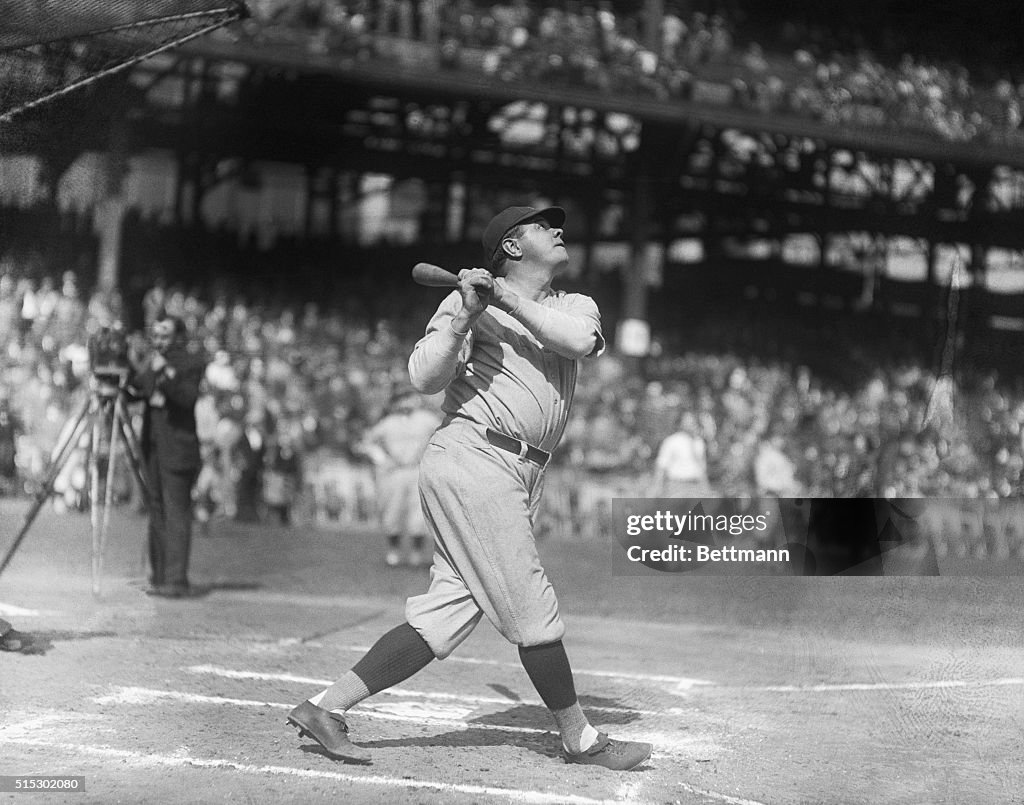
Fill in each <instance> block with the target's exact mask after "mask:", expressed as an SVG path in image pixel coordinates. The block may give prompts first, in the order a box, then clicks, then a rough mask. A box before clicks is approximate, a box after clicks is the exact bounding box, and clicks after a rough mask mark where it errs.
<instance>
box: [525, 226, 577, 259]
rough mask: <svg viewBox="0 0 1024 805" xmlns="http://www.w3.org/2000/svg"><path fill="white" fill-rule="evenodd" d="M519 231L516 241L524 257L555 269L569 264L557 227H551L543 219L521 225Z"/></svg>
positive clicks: (559, 230) (567, 254) (560, 233)
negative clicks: (520, 232)
mask: <svg viewBox="0 0 1024 805" xmlns="http://www.w3.org/2000/svg"><path fill="white" fill-rule="evenodd" d="M521 231H522V234H521V235H520V236H519V237H518V238H517V240H518V241H519V247H520V248H521V249H522V250H523V254H524V255H525V256H526V257H528V258H532V259H534V260H539V261H540V262H544V263H549V264H551V265H552V266H553V267H555V268H559V267H561V266H564V265H565V264H566V263H567V262H569V253H568V252H567V251H566V249H565V244H564V243H563V242H562V230H561V229H560V228H559V227H556V226H552V225H551V224H550V223H548V222H547V221H546V220H544V219H543V218H534V219H532V220H530V221H527V222H525V223H524V224H522V230H521Z"/></svg>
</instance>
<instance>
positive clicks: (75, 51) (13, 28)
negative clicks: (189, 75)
mask: <svg viewBox="0 0 1024 805" xmlns="http://www.w3.org/2000/svg"><path fill="white" fill-rule="evenodd" d="M0 10H2V14H3V16H4V20H3V26H2V28H0V122H3V121H8V120H11V119H12V118H13V117H14V116H15V115H17V114H19V113H21V112H24V111H26V110H28V109H31V108H33V107H36V106H39V105H40V104H43V103H46V102H47V101H49V100H52V99H53V98H56V97H59V96H61V95H63V94H65V93H67V92H71V91H72V90H74V89H77V88H79V87H82V86H85V85H87V84H90V83H92V82H94V81H97V80H99V79H101V78H103V77H104V76H107V75H110V74H111V73H114V72H117V71H119V70H123V69H125V68H127V67H130V66H131V65H133V64H136V63H137V62H140V61H142V60H143V59H146V58H148V57H150V56H153V55H155V54H157V53H160V52H163V51H165V50H169V49H171V48H173V47H177V46H178V45H181V44H183V43H184V42H187V41H189V40H191V39H195V38H197V37H200V36H203V35H205V34H207V33H209V32H211V31H213V30H215V29H217V28H220V27H221V26H223V25H226V24H228V23H230V22H234V21H235V20H238V19H241V18H243V17H245V16H246V14H247V12H246V7H245V4H244V2H243V1H242V0H9V1H8V2H4V3H0Z"/></svg>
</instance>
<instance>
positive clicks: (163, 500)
mask: <svg viewBox="0 0 1024 805" xmlns="http://www.w3.org/2000/svg"><path fill="white" fill-rule="evenodd" d="M196 475H197V472H196V471H195V470H170V469H167V468H166V467H163V466H161V464H160V457H159V455H158V454H157V453H156V452H155V451H154V452H153V453H151V454H150V455H149V456H148V458H147V460H146V480H147V482H148V484H149V563H150V567H151V568H152V578H151V581H152V583H153V584H161V585H162V584H171V585H187V584H188V560H189V553H190V551H191V548H192V486H193V484H194V483H195V480H196Z"/></svg>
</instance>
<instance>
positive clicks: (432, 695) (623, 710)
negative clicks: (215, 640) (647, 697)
mask: <svg viewBox="0 0 1024 805" xmlns="http://www.w3.org/2000/svg"><path fill="white" fill-rule="evenodd" d="M181 670H183V671H186V672H187V673H191V674H208V675H212V676H218V677H222V678H225V679H239V680H257V681H262V682H293V683H295V684H298V685H316V686H318V687H327V686H329V685H332V684H334V681H335V680H333V679H319V678H316V677H307V676H296V675H294V674H283V673H268V672H264V671H242V670H237V669H233V668H224V667H222V666H218V665H190V666H186V667H183V668H182V669H181ZM380 692H381V693H382V694H386V695H388V696H396V697H402V698H409V699H425V700H431V701H452V702H466V703H469V704H501V705H531V706H535V707H543V706H544V703H543V702H542V701H541V700H540V699H512V698H507V697H500V696H472V695H468V694H461V693H441V692H436V691H421V690H409V689H406V688H388V689H387V690H382V691H380ZM583 708H584V709H585V710H591V711H594V712H597V713H614V714H616V715H637V716H652V717H658V716H682V715H687V714H688V711H686V710H684V709H683V708H681V707H665V708H662V709H659V710H642V709H638V708H635V707H611V706H608V705H591V704H584V706H583Z"/></svg>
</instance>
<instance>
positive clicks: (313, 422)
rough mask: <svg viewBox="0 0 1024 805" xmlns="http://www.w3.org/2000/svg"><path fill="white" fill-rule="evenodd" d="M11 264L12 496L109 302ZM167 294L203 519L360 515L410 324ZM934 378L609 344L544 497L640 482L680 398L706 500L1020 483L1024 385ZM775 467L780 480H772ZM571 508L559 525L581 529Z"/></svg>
mask: <svg viewBox="0 0 1024 805" xmlns="http://www.w3.org/2000/svg"><path fill="white" fill-rule="evenodd" d="M6 268H7V269H8V270H7V272H6V273H4V274H3V275H2V276H0V344H2V345H3V354H2V368H3V371H2V377H3V381H2V388H0V412H2V414H3V415H2V416H0V442H3V444H0V459H2V461H0V465H2V466H0V474H3V475H4V478H5V485H6V489H7V491H9V492H16V493H22V494H24V493H25V492H27V491H34V490H35V489H37V488H38V484H39V482H40V480H41V479H42V478H43V477H44V476H45V474H46V470H47V467H48V463H49V461H50V456H51V451H52V450H53V448H54V446H55V445H56V444H57V443H58V442H59V440H60V438H61V434H62V431H63V429H64V428H65V427H66V425H67V423H68V420H69V418H70V417H71V416H72V413H73V411H74V410H75V409H76V408H77V407H78V405H79V404H80V401H81V399H82V397H83V395H87V394H88V393H89V392H88V389H89V382H88V381H89V377H90V368H89V364H88V354H87V341H88V338H89V335H90V334H92V333H95V332H97V331H98V328H100V327H102V326H111V325H113V324H114V323H115V322H116V321H117V320H118V317H119V315H120V312H119V311H118V309H117V303H116V300H115V301H114V303H111V302H110V301H109V300H101V299H100V298H99V297H98V296H97V295H94V297H93V298H91V299H89V298H87V297H85V296H84V295H83V294H82V291H81V290H80V289H79V287H78V284H77V282H76V279H75V276H74V274H72V273H70V272H68V273H66V274H65V275H64V276H63V278H62V280H61V282H59V283H57V282H53V281H51V280H48V279H46V278H43V279H41V280H36V279H33V278H28V277H19V276H18V274H17V272H16V271H14V270H10V269H11V267H10V266H7V267H6ZM161 307H162V308H164V309H166V310H167V311H169V312H171V313H172V314H174V315H177V316H180V317H181V318H183V319H184V321H185V322H186V323H187V326H188V328H189V331H190V333H191V334H192V338H193V348H194V349H196V350H200V351H202V352H203V353H205V355H206V356H207V358H208V360H209V365H208V370H207V373H206V380H205V389H204V394H203V397H202V399H201V401H200V404H199V406H198V407H197V414H198V419H199V428H200V437H201V440H202V442H203V445H204V448H203V449H204V459H205V467H204V470H203V473H202V475H201V478H200V482H199V484H198V489H197V504H198V505H197V514H198V517H199V518H200V519H201V520H203V521H205V522H209V521H210V519H211V518H213V517H216V516H227V517H233V518H236V519H240V520H260V519H268V518H269V519H272V520H274V521H277V522H282V523H287V522H289V521H290V520H291V519H292V517H293V515H294V513H293V512H292V511H291V509H292V508H293V507H301V506H306V507H307V511H306V512H305V513H304V514H303V513H300V514H301V516H302V517H316V518H318V519H322V520H326V521H331V520H334V521H341V522H357V521H364V522H365V521H370V520H372V517H373V507H374V502H373V480H372V471H371V469H370V467H369V460H368V458H367V457H366V456H365V455H364V454H363V453H362V452H361V450H360V445H361V439H362V435H363V433H364V432H365V430H366V429H367V428H368V427H370V426H371V425H372V424H373V423H375V422H376V421H377V420H379V419H380V418H381V416H382V415H383V414H384V413H385V411H386V410H387V407H388V405H389V401H390V395H391V392H392V390H393V389H395V388H398V387H400V386H402V385H404V384H405V383H406V382H407V370H406V361H407V357H408V354H409V352H410V350H411V345H412V341H411V337H410V336H409V335H407V331H402V330H400V329H399V328H398V327H397V326H394V325H393V324H392V323H391V322H389V321H387V320H380V321H377V322H370V321H368V320H365V319H362V318H360V317H359V316H358V315H356V314H352V313H346V314H344V315H343V314H341V313H339V312H337V311H332V310H327V309H320V308H318V307H317V305H316V304H313V303H310V304H307V305H306V306H305V307H304V308H302V309H299V310H296V309H289V308H281V309H274V308H273V307H271V306H260V305H256V304H253V303H252V302H249V301H246V300H245V299H244V298H242V297H235V298H229V297H228V296H226V295H217V294H216V293H211V294H210V295H202V294H198V293H190V292H186V291H185V290H183V289H181V288H177V287H170V288H165V287H163V286H162V285H160V284H157V285H155V286H154V287H153V288H152V289H150V291H149V292H148V293H147V294H146V297H145V300H144V308H145V311H146V315H147V317H149V316H151V315H152V314H153V312H155V311H156V310H157V309H158V308H161ZM934 391H935V377H934V376H933V375H932V373H931V372H930V371H929V370H927V369H926V368H924V367H923V366H921V365H919V364H914V363H903V364H893V365H885V364H881V363H880V364H879V368H877V369H876V370H875V371H874V372H872V373H870V374H868V375H866V376H864V377H862V378H861V381H860V382H859V383H857V384H855V385H854V386H852V387H847V386H843V385H841V384H835V383H831V382H830V381H827V380H825V379H824V378H823V377H822V376H820V375H819V374H817V373H816V372H814V371H813V370H812V369H810V368H809V367H807V366H801V365H798V364H793V363H791V362H789V361H783V360H781V359H779V360H774V359H763V358H754V357H750V356H749V355H744V354H743V353H741V352H739V351H733V350H731V349H729V348H727V347H723V348H721V349H718V350H714V349H686V348H684V347H682V346H678V347H676V346H670V342H666V343H665V345H664V346H663V347H662V349H661V350H660V356H659V357H656V358H651V359H648V362H647V365H646V366H645V367H644V370H643V371H641V372H637V371H635V368H630V367H629V366H628V365H627V363H626V361H625V359H623V358H621V357H618V356H616V355H614V354H609V355H606V356H604V357H603V358H602V359H600V360H598V361H595V362H592V363H587V364H585V368H584V371H583V372H582V373H581V380H580V385H579V388H578V391H577V398H576V401H575V404H574V409H573V414H572V416H571V419H570V422H569V425H568V428H567V432H566V436H565V440H564V443H563V446H562V447H561V448H560V450H559V451H558V453H556V456H555V458H554V465H553V467H552V470H551V475H552V476H553V477H554V479H555V480H553V481H552V486H553V487H554V488H555V490H556V491H555V492H554V494H553V496H552V500H553V505H554V506H555V507H556V508H557V507H558V506H559V505H561V504H560V501H561V502H562V503H564V504H565V506H567V507H569V508H570V509H572V508H573V507H575V508H576V509H580V508H584V509H585V508H587V507H593V506H596V505H599V504H601V501H598V500H597V498H601V500H602V501H603V505H606V504H607V502H608V500H610V498H611V497H613V496H615V495H616V494H618V495H619V496H622V495H626V496H634V495H635V496H643V495H646V494H647V493H648V491H649V483H650V479H651V477H652V476H653V471H654V456H655V454H656V452H657V450H658V446H659V444H660V443H661V442H662V441H663V440H664V439H665V438H666V437H667V436H668V435H670V434H671V433H672V432H673V431H674V430H675V428H676V427H677V425H678V423H679V420H680V414H681V413H682V412H685V411H690V412H693V413H694V414H695V419H696V422H697V423H698V428H699V434H697V435H698V437H699V438H700V439H702V440H703V442H704V444H705V445H706V452H707V463H708V480H709V483H710V491H711V492H712V493H713V494H716V495H740V496H750V495H772V494H778V495H782V496H837V497H853V496H865V495H867V496H872V495H879V496H929V497H932V496H934V497H949V498H985V499H990V500H993V501H998V500H1000V499H1003V500H1006V499H1011V500H1018V499H1020V498H1021V497H1024V430H1022V428H1024V386H1022V385H1021V383H1020V382H1019V381H1018V383H1017V384H1016V385H1015V386H1013V385H1011V386H1007V385H1006V384H1003V383H1000V382H998V377H997V376H996V374H995V373H994V372H982V373H976V374H975V375H973V376H972V377H969V378H968V377H965V378H963V379H962V380H961V382H959V383H958V385H957V386H956V388H955V394H954V396H953V398H952V399H951V400H949V399H947V402H948V403H949V404H948V405H946V406H945V407H942V406H935V405H934V402H935V400H934ZM425 403H426V404H430V405H437V404H438V403H439V400H438V399H436V398H435V399H432V400H427V401H425ZM930 404H931V408H929V406H930ZM935 411H937V413H935V415H934V416H932V413H934V412H935ZM5 445H6V447H5ZM766 450H771V451H773V452H772V454H771V456H769V457H767V458H766V456H765V455H764V451H766ZM766 461H767V462H768V464H769V465H770V466H772V467H774V469H773V470H772V472H771V473H769V474H768V480H767V481H766V480H765V478H764V475H765V474H764V472H761V471H758V469H757V468H758V467H759V466H762V465H765V462H766ZM123 474H124V476H125V477H124V479H123V480H122V484H121V487H120V488H119V492H118V495H119V497H121V498H130V497H131V496H132V483H131V479H130V476H129V475H128V470H127V463H126V462H125V463H124V473H123ZM772 477H775V478H779V477H788V478H791V479H792V482H793V483H792V484H790V485H789V487H788V488H786V489H780V488H773V484H772V482H771V478H772ZM84 484H85V473H84V471H82V470H81V469H80V470H79V471H78V472H77V474H76V473H75V472H69V473H68V474H67V478H66V479H65V480H64V481H62V483H61V484H59V485H58V487H57V488H56V490H55V491H57V492H58V493H60V494H61V495H62V497H63V498H64V502H65V504H67V505H75V504H76V502H77V504H78V505H82V504H83V503H84V489H83V487H84ZM559 490H560V491H559ZM577 514H578V512H577V513H576V514H573V513H570V514H569V515H567V518H568V522H569V525H568V526H566V523H564V522H563V524H562V526H560V528H563V529H564V528H565V527H569V528H572V527H579V528H580V529H581V530H585V527H584V526H581V525H580V524H581V523H583V522H584V521H585V518H583V519H581V517H579V516H577Z"/></svg>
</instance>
